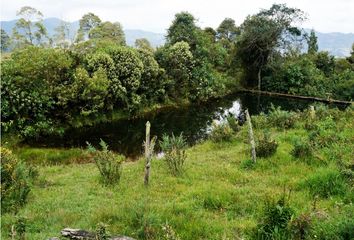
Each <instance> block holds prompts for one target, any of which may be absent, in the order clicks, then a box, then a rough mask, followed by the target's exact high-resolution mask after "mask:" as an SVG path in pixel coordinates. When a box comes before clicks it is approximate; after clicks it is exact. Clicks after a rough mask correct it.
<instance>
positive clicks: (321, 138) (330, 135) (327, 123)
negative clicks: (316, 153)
mask: <svg viewBox="0 0 354 240" xmlns="http://www.w3.org/2000/svg"><path fill="white" fill-rule="evenodd" d="M309 138H310V141H311V143H312V144H313V145H314V146H318V147H328V146H330V145H331V144H333V143H335V142H338V141H339V140H340V136H339V135H338V131H337V128H336V123H335V122H334V121H333V119H332V118H331V117H327V118H326V119H324V120H322V121H320V122H318V123H317V124H316V125H315V126H314V130H312V131H311V132H310V133H309Z"/></svg>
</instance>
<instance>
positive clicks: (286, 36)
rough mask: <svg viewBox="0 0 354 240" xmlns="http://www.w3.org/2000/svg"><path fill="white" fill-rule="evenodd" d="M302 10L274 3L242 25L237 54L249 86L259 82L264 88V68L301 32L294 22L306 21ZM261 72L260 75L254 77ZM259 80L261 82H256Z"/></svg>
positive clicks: (248, 18)
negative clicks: (262, 82)
mask: <svg viewBox="0 0 354 240" xmlns="http://www.w3.org/2000/svg"><path fill="white" fill-rule="evenodd" d="M304 18H305V17H304V13H303V12H302V11H301V10H300V9H295V8H288V7H287V6H286V5H285V4H273V6H272V7H271V8H270V9H268V10H262V11H260V12H259V13H258V14H256V15H253V16H248V17H247V18H246V20H245V21H244V22H243V24H242V25H241V35H240V39H239V41H238V42H237V54H236V56H237V57H238V58H239V59H240V60H241V63H242V65H243V67H244V69H245V70H246V73H247V77H246V78H247V85H248V86H254V85H258V90H261V85H262V84H261V71H262V69H263V68H264V67H265V66H266V65H267V64H268V62H269V60H270V59H272V56H273V55H275V54H277V53H278V52H277V51H279V50H280V51H286V50H287V49H288V47H289V45H290V44H291V43H292V41H290V39H292V40H295V39H296V37H299V36H300V35H301V32H300V30H299V29H298V28H296V27H294V26H293V24H294V23H295V22H298V21H300V22H301V21H302V20H304ZM254 73H258V77H257V78H256V77H255V76H254ZM254 79H257V84H255V83H254Z"/></svg>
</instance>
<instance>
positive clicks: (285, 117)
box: [268, 105, 297, 129]
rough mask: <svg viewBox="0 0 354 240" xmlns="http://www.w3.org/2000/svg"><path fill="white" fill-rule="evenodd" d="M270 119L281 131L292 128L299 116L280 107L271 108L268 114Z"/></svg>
mask: <svg viewBox="0 0 354 240" xmlns="http://www.w3.org/2000/svg"><path fill="white" fill-rule="evenodd" d="M268 119H269V122H270V124H271V125H272V126H274V127H277V128H279V129H289V128H292V127H293V126H294V124H295V122H296V120H297V115H296V113H294V112H288V111H284V110H281V109H280V107H277V108H275V107H274V106H273V105H272V106H271V110H270V112H269V113H268Z"/></svg>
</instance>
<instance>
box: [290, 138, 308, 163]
mask: <svg viewBox="0 0 354 240" xmlns="http://www.w3.org/2000/svg"><path fill="white" fill-rule="evenodd" d="M291 155H292V156H293V157H295V158H300V159H304V158H311V157H312V155H313V149H312V146H311V144H310V143H309V141H307V140H297V141H295V143H294V148H293V149H292V150H291Z"/></svg>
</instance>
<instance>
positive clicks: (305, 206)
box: [2, 123, 354, 239]
mask: <svg viewBox="0 0 354 240" xmlns="http://www.w3.org/2000/svg"><path fill="white" fill-rule="evenodd" d="M350 124H352V123H350ZM272 133H273V137H274V138H275V139H276V140H277V142H278V143H279V148H278V150H277V153H276V154H275V155H274V156H273V157H271V158H269V159H259V162H258V163H257V165H256V166H255V168H254V169H244V168H243V167H242V163H243V162H244V160H245V159H248V158H249V155H248V146H247V144H245V142H244V141H245V140H246V139H247V133H246V131H245V129H243V130H242V131H241V132H240V133H239V134H238V136H237V137H235V139H234V140H233V141H232V142H230V143H219V144H217V143H212V142H210V141H206V142H204V143H202V144H199V145H197V146H195V147H192V148H190V149H188V151H187V153H188V159H187V163H186V172H185V174H184V175H183V176H181V177H177V178H176V177H172V176H171V175H170V174H169V173H168V172H167V169H166V166H165V164H164V162H163V161H162V160H158V159H154V160H153V164H152V175H151V184H150V186H149V188H148V189H146V188H144V186H143V174H144V173H143V168H144V160H143V159H140V160H139V161H136V162H128V163H126V164H124V167H123V177H122V179H121V182H120V183H119V185H118V186H116V187H114V188H109V187H102V186H101V185H100V184H99V183H98V177H99V173H98V171H97V169H96V167H95V166H94V164H92V163H88V164H81V165H80V164H70V165H61V166H42V167H40V176H41V177H40V180H39V181H38V183H37V184H36V186H35V187H34V189H33V190H32V192H31V194H30V198H29V202H28V204H27V205H26V206H25V207H24V208H23V209H22V210H21V211H20V212H19V215H21V216H25V217H27V218H28V229H27V239H46V238H48V237H51V236H57V235H58V233H59V232H60V230H61V229H62V228H64V227H73V228H83V229H94V228H95V226H96V224H97V223H99V222H104V223H107V224H109V227H108V229H109V231H110V232H112V233H119V234H125V235H128V236H132V237H136V238H143V237H147V236H151V237H152V238H151V239H153V238H154V237H156V236H157V235H161V234H162V233H161V232H162V225H163V224H164V223H166V222H168V224H169V225H170V226H171V227H172V228H173V229H174V230H175V231H176V232H177V233H178V235H179V236H180V238H181V239H237V238H238V237H242V236H244V234H245V233H247V232H248V231H249V230H250V229H251V228H252V227H254V226H255V225H256V224H257V219H258V217H259V212H260V210H261V209H262V207H263V204H264V201H265V200H266V199H267V198H274V197H277V196H280V195H281V193H282V192H283V191H284V188H286V189H292V192H291V199H290V204H291V206H292V207H293V208H294V209H295V210H296V214H300V213H303V212H309V211H310V210H311V208H312V205H313V202H314V201H313V198H312V197H311V196H310V194H309V193H308V191H307V190H306V189H303V188H300V187H299V185H300V184H301V183H302V182H303V181H304V179H306V178H307V177H308V176H311V175H313V174H315V173H316V172H317V171H319V170H320V169H323V168H336V166H335V164H334V163H332V162H327V163H324V162H322V160H316V161H315V162H314V163H312V164H307V163H304V162H302V161H299V160H295V159H293V158H292V157H291V155H290V154H289V153H290V151H291V149H292V145H291V143H292V141H293V139H294V138H295V137H301V136H305V135H306V134H307V133H306V131H305V130H303V129H300V128H296V129H293V130H288V131H278V130H275V129H273V130H272ZM27 151H29V150H28V149H27ZM52 151H54V150H52ZM72 151H74V153H75V151H76V150H72ZM77 151H79V150H77ZM74 153H73V155H72V156H74V157H75V156H76V155H77V154H74ZM325 153H326V152H325V151H321V152H320V153H319V154H320V156H319V157H320V158H321V159H323V158H324V157H325ZM20 155H21V154H20ZM25 156H26V154H24V152H23V151H22V157H25ZM42 156H43V155H42ZM67 158H70V154H69V156H68V157H67ZM316 205H317V209H320V211H322V212H323V213H324V214H325V215H328V216H329V218H335V217H336V216H340V215H341V214H343V212H348V211H349V212H350V211H354V208H353V206H352V205H347V204H343V200H342V198H341V197H339V196H335V197H332V198H329V199H320V200H319V201H318V202H317V203H316ZM14 219H15V218H14V216H13V215H11V214H7V215H4V216H3V217H2V233H3V239H6V236H5V234H4V233H8V232H9V229H10V226H11V224H12V223H13V222H14Z"/></svg>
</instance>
